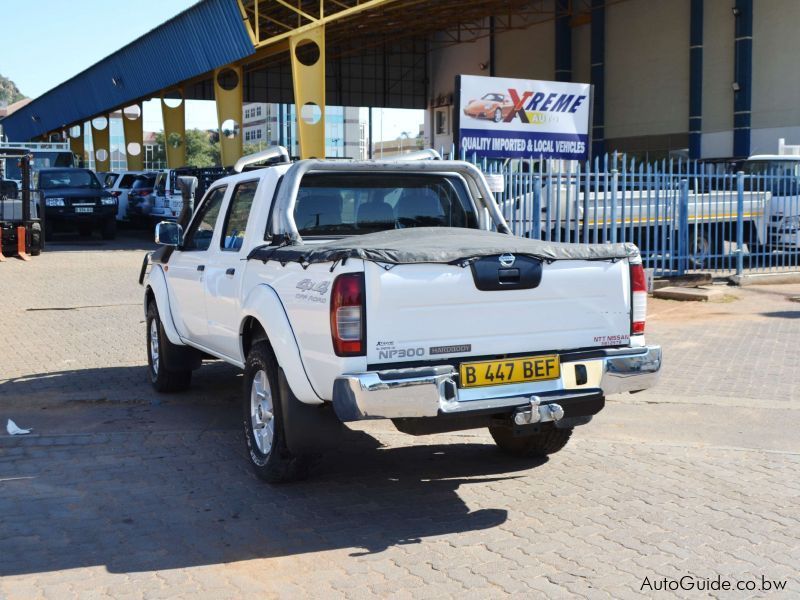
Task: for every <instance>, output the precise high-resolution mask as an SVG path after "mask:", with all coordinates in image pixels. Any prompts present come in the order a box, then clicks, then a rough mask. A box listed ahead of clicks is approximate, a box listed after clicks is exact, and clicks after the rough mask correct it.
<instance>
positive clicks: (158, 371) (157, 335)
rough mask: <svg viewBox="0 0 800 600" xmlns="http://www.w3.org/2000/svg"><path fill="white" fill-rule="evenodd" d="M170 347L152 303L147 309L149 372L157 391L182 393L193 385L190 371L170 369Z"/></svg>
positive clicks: (156, 309) (170, 344)
mask: <svg viewBox="0 0 800 600" xmlns="http://www.w3.org/2000/svg"><path fill="white" fill-rule="evenodd" d="M169 346H173V344H172V342H170V341H169V339H168V338H167V335H166V333H164V326H163V325H162V324H161V318H160V317H159V316H158V308H156V303H155V302H151V303H150V304H149V305H148V307H147V371H148V374H149V376H150V383H152V384H153V387H154V388H155V389H156V391H157V392H161V393H165V394H166V393H172V392H182V391H184V390H186V389H188V388H189V385H191V383H192V371H191V370H190V369H175V368H174V367H172V368H170V367H171V365H170V364H169V361H168V359H167V352H168V351H169Z"/></svg>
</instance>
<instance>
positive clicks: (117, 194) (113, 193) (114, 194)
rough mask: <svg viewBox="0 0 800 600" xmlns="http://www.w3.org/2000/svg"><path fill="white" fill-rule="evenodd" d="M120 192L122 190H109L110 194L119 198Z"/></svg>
mask: <svg viewBox="0 0 800 600" xmlns="http://www.w3.org/2000/svg"><path fill="white" fill-rule="evenodd" d="M120 194H122V192H111V195H112V196H114V198H119V196H120Z"/></svg>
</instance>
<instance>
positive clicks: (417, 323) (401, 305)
mask: <svg viewBox="0 0 800 600" xmlns="http://www.w3.org/2000/svg"><path fill="white" fill-rule="evenodd" d="M503 257H505V258H504V260H506V261H507V262H510V261H511V260H512V258H511V257H509V256H507V255H503ZM499 258H500V257H498V258H497V260H498V261H499ZM488 260H491V259H488ZM515 266H516V265H513V264H512V268H513V267H515ZM628 270H629V267H628V262H627V261H626V260H618V261H613V262H612V261H599V260H598V261H582V260H561V261H556V262H553V263H551V264H547V263H544V264H542V276H541V280H540V282H539V284H538V285H537V286H536V287H533V288H531V289H505V290H504V289H497V290H490V291H483V290H479V289H478V287H477V286H476V281H475V278H474V276H473V269H472V268H471V267H469V266H467V267H461V266H458V265H443V264H414V265H397V266H395V267H393V268H391V269H388V270H387V269H384V268H383V267H381V266H379V265H376V264H375V263H371V262H365V271H366V286H367V290H366V291H367V362H368V363H370V364H378V363H396V362H408V361H419V360H446V359H449V358H453V357H458V356H476V357H478V356H481V357H482V356H498V355H507V354H518V353H519V354H522V353H540V352H551V351H562V350H574V349H579V348H592V347H608V346H624V345H627V344H629V341H630V327H631V325H630V297H631V294H630V284H629V274H628Z"/></svg>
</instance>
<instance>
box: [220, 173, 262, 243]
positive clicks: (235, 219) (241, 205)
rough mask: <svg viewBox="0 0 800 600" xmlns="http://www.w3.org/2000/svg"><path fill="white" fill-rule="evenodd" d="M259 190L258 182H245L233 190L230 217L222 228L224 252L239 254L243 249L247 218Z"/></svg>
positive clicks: (229, 210) (226, 218)
mask: <svg viewBox="0 0 800 600" xmlns="http://www.w3.org/2000/svg"><path fill="white" fill-rule="evenodd" d="M257 188H258V181H245V182H244V183H240V184H239V185H237V186H236V188H235V189H234V190H233V195H232V196H231V202H230V205H229V206H228V215H227V216H226V217H225V225H224V226H223V228H222V237H221V238H220V240H219V245H220V248H222V249H223V250H228V251H231V252H238V251H239V249H240V248H241V247H242V243H243V242H244V234H245V230H246V228H247V218H248V217H249V216H250V208H251V207H252V206H253V199H254V198H255V196H256V189H257Z"/></svg>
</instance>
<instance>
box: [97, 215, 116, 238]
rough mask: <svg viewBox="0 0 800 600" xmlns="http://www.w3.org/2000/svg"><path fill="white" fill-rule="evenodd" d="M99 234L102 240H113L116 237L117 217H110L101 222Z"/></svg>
mask: <svg viewBox="0 0 800 600" xmlns="http://www.w3.org/2000/svg"><path fill="white" fill-rule="evenodd" d="M100 235H102V236H103V239H104V240H113V239H114V238H116V237H117V219H115V218H114V217H111V218H110V219H106V220H105V222H104V223H103V227H102V229H101V230H100Z"/></svg>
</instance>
